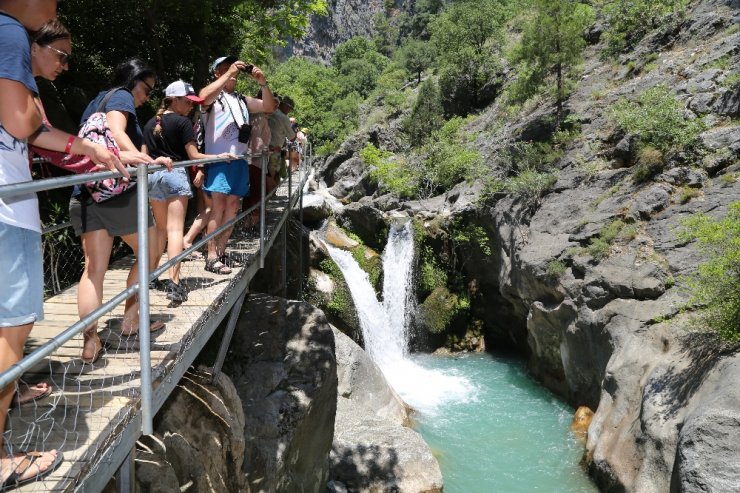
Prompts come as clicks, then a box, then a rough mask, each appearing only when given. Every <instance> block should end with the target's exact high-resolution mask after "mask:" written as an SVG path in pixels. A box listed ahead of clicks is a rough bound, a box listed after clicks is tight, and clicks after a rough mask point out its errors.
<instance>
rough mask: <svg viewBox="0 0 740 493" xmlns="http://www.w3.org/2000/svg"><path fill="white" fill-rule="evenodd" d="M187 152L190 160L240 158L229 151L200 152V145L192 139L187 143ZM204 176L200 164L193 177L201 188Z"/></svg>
mask: <svg viewBox="0 0 740 493" xmlns="http://www.w3.org/2000/svg"><path fill="white" fill-rule="evenodd" d="M185 152H187V153H188V159H190V160H193V159H209V158H221V159H228V160H229V161H231V160H232V159H239V158H238V157H237V156H235V155H234V154H231V153H229V152H222V153H221V154H203V153H202V152H198V146H197V145H196V144H195V141H192V140H191V141H190V142H188V143H187V144H185ZM204 177H205V175H204V173H203V166H198V172H197V173H196V174H195V178H193V185H195V186H196V187H198V188H200V187H201V186H202V185H203V178H204Z"/></svg>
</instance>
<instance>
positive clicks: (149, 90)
mask: <svg viewBox="0 0 740 493" xmlns="http://www.w3.org/2000/svg"><path fill="white" fill-rule="evenodd" d="M139 81H140V82H141V83H142V84H144V86H145V87H146V89H144V94H145V95H146V96H147V97H149V95H150V94H151V93H152V91H153V90H154V87H152V86H150V85H149V84H147V83H146V81H145V80H144V79H139Z"/></svg>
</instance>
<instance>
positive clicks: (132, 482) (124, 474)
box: [116, 446, 136, 493]
mask: <svg viewBox="0 0 740 493" xmlns="http://www.w3.org/2000/svg"><path fill="white" fill-rule="evenodd" d="M135 459H136V446H134V448H133V449H131V452H129V453H128V455H127V456H126V458H125V459H124V460H123V463H122V464H121V467H119V468H118V473H117V474H116V493H135V491H136V462H135Z"/></svg>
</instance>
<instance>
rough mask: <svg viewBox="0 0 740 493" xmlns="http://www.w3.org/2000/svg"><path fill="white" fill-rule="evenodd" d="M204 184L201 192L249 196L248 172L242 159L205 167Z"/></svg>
mask: <svg viewBox="0 0 740 493" xmlns="http://www.w3.org/2000/svg"><path fill="white" fill-rule="evenodd" d="M205 169H206V183H205V186H204V187H203V190H205V191H206V192H209V193H212V192H218V193H222V194H224V195H238V196H239V197H244V196H246V195H248V194H249V171H248V170H247V162H246V161H245V160H244V159H236V160H234V161H226V162H224V163H214V164H211V165H209V166H206V168H205Z"/></svg>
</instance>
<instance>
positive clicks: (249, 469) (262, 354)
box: [224, 294, 337, 493]
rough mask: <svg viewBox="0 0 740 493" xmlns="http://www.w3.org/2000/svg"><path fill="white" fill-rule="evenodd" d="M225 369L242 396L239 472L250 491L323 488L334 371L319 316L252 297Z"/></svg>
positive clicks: (303, 306) (326, 329)
mask: <svg viewBox="0 0 740 493" xmlns="http://www.w3.org/2000/svg"><path fill="white" fill-rule="evenodd" d="M224 368H225V371H228V373H229V374H230V376H231V377H232V379H233V381H234V385H235V387H236V389H237V392H238V394H239V396H240V397H241V400H242V407H243V410H244V415H245V426H244V438H245V439H246V444H247V447H246V451H245V457H246V460H245V461H244V466H243V471H244V473H246V475H247V477H248V480H249V483H250V485H251V486H252V488H253V489H254V490H257V491H304V492H317V493H318V492H323V491H325V489H326V482H327V481H328V479H329V451H330V449H331V443H332V435H333V430H334V416H335V413H336V395H337V373H336V360H335V357H334V335H333V333H332V331H331V328H330V326H329V324H328V323H327V321H326V317H325V316H324V313H323V312H322V311H321V310H318V309H317V308H314V307H313V306H311V305H309V304H308V303H303V302H299V301H288V300H284V299H281V298H274V297H270V296H267V295H260V294H252V295H250V296H249V298H248V299H247V301H246V302H245V304H244V308H243V310H242V315H241V317H240V318H239V321H238V322H237V327H236V330H235V332H234V338H233V340H232V343H231V348H230V352H229V357H228V358H227V361H226V364H225V366H224Z"/></svg>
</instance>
